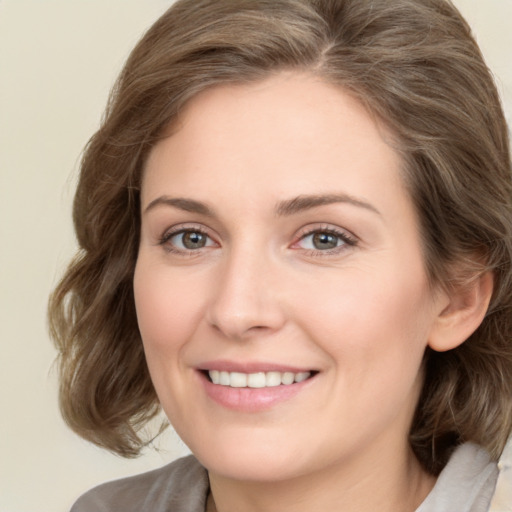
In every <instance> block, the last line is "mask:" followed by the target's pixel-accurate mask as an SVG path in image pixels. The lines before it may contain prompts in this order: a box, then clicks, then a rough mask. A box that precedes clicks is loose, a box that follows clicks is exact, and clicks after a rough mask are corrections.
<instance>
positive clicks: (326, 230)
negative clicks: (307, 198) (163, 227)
mask: <svg viewBox="0 0 512 512" xmlns="http://www.w3.org/2000/svg"><path fill="white" fill-rule="evenodd" d="M185 233H199V234H201V235H203V236H205V237H207V238H208V239H210V240H211V241H213V242H215V240H214V239H213V238H212V237H211V236H210V235H209V234H208V232H207V231H206V230H205V229H204V228H202V227H201V226H179V227H177V228H175V229H172V230H170V231H166V232H165V233H164V234H163V235H162V236H161V237H160V238H159V240H158V245H161V246H162V247H164V249H165V250H166V251H167V252H170V253H175V254H179V255H184V256H194V255H197V254H198V253H199V252H200V251H201V249H204V248H205V247H208V246H205V247H201V248H198V249H180V248H178V247H176V246H174V245H173V244H171V243H169V241H170V240H171V239H172V238H173V237H175V236H177V235H180V234H185ZM315 234H327V235H332V236H334V237H336V238H338V239H339V240H340V241H341V242H342V243H341V245H338V246H336V247H334V248H332V249H325V250H321V249H304V252H305V254H306V255H308V256H330V255H335V254H339V253H340V252H343V251H345V250H347V248H348V247H355V246H357V244H358V240H357V238H355V237H354V236H353V235H351V234H349V233H348V232H346V231H342V230H338V229H336V228H333V227H331V226H320V227H315V228H309V229H308V228H304V229H303V230H302V231H301V233H300V234H299V236H298V238H297V241H296V242H294V243H293V244H292V246H291V247H292V248H293V247H294V246H296V245H298V244H299V243H300V242H302V241H304V240H305V239H307V238H308V237H310V236H314V235H315Z"/></svg>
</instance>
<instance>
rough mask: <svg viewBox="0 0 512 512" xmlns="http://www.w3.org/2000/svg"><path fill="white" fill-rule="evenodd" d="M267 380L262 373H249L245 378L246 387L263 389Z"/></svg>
mask: <svg viewBox="0 0 512 512" xmlns="http://www.w3.org/2000/svg"><path fill="white" fill-rule="evenodd" d="M266 383H267V378H266V377H265V374H264V373H263V372H259V373H249V375H248V376H247V386H248V387H250V388H264V387H265V385H266Z"/></svg>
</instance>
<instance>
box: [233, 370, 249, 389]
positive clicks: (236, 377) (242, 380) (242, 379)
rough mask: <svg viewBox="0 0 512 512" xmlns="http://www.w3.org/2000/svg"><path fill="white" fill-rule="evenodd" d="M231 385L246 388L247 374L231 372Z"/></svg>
mask: <svg viewBox="0 0 512 512" xmlns="http://www.w3.org/2000/svg"><path fill="white" fill-rule="evenodd" d="M229 385H230V386H231V387H232V388H245V387H246V386H247V374H246V373H237V372H232V373H231V374H230V382H229Z"/></svg>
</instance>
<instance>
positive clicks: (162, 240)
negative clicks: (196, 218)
mask: <svg viewBox="0 0 512 512" xmlns="http://www.w3.org/2000/svg"><path fill="white" fill-rule="evenodd" d="M186 232H198V233H201V234H203V235H205V236H207V237H208V238H209V239H210V240H212V241H213V242H214V243H215V245H217V246H219V245H220V244H219V242H218V241H217V239H216V237H215V236H213V235H212V233H211V230H210V229H208V228H206V227H205V226H203V225H202V224H196V223H189V222H185V223H182V224H176V225H174V226H171V227H168V228H166V229H165V230H164V232H163V234H162V235H161V236H159V237H158V245H161V246H164V247H165V248H166V250H167V251H169V252H174V253H179V254H189V255H190V254H196V253H198V252H200V251H201V250H202V249H205V248H207V247H211V246H207V247H202V248H199V249H188V250H183V249H180V248H179V247H175V246H171V244H168V242H169V241H170V240H171V238H173V237H174V236H176V235H179V234H180V233H186Z"/></svg>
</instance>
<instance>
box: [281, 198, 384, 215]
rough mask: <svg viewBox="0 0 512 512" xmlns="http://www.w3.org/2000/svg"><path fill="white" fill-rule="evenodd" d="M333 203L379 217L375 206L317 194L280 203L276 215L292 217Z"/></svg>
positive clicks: (350, 199)
mask: <svg viewBox="0 0 512 512" xmlns="http://www.w3.org/2000/svg"><path fill="white" fill-rule="evenodd" d="M335 203H346V204H351V205H353V206H358V207H360V208H364V209H366V210H369V211H371V212H374V213H376V214H377V215H380V212H379V210H377V208H375V206H373V205H372V204H370V203H368V202H366V201H363V200H362V199H358V198H355V197H353V196H350V195H347V194H318V195H302V196H298V197H295V198H294V199H289V200H286V201H281V202H280V203H279V204H278V205H277V208H276V213H277V215H279V216H288V215H294V214H296V213H299V212H302V211H304V210H309V209H311V208H317V207H319V206H324V205H329V204H335Z"/></svg>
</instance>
